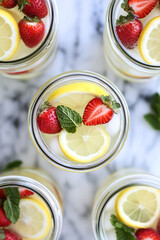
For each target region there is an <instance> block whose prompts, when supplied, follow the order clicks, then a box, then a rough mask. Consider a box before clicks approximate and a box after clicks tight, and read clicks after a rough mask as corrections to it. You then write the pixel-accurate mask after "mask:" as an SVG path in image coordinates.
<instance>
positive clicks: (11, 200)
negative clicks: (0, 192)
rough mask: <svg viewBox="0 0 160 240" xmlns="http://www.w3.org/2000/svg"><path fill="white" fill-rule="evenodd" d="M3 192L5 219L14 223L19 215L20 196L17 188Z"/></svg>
mask: <svg viewBox="0 0 160 240" xmlns="http://www.w3.org/2000/svg"><path fill="white" fill-rule="evenodd" d="M4 191H5V195H6V197H7V199H6V200H5V202H4V211H5V214H6V217H7V218H8V219H9V220H10V221H11V222H12V223H16V222H17V220H18V218H19V214H20V208H19V202H20V194H19V191H18V188H17V187H13V188H5V189H4Z"/></svg>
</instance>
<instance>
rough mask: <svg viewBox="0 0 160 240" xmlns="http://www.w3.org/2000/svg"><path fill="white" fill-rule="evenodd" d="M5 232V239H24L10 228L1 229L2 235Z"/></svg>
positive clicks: (0, 233)
mask: <svg viewBox="0 0 160 240" xmlns="http://www.w3.org/2000/svg"><path fill="white" fill-rule="evenodd" d="M3 234H4V237H5V238H2V239H4V240H22V238H20V237H19V236H18V235H17V234H16V233H15V232H13V231H10V230H6V229H1V230H0V235H1V236H3Z"/></svg>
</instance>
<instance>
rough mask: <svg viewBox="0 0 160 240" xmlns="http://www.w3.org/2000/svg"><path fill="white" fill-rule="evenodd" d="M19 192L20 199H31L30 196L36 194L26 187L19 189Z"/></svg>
mask: <svg viewBox="0 0 160 240" xmlns="http://www.w3.org/2000/svg"><path fill="white" fill-rule="evenodd" d="M18 190H19V193H20V197H29V196H31V195H33V194H34V192H32V191H30V190H29V189H27V188H24V187H19V189H18Z"/></svg>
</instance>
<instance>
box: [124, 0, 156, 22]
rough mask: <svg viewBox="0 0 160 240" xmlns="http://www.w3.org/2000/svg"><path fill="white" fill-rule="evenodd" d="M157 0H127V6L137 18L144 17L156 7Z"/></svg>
mask: <svg viewBox="0 0 160 240" xmlns="http://www.w3.org/2000/svg"><path fill="white" fill-rule="evenodd" d="M157 2H158V0H128V5H129V7H131V8H132V9H133V11H134V14H135V15H136V16H137V17H138V18H144V17H146V16H147V15H148V14H149V13H150V12H151V11H152V9H153V8H154V7H155V6H156V4H157Z"/></svg>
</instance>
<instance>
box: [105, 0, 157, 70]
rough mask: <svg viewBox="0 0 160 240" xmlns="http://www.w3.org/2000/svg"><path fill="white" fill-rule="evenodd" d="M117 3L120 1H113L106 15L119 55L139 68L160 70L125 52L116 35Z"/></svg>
mask: <svg viewBox="0 0 160 240" xmlns="http://www.w3.org/2000/svg"><path fill="white" fill-rule="evenodd" d="M117 2H119V0H113V1H110V4H109V6H108V11H107V13H106V20H107V21H108V23H109V25H110V33H111V36H112V37H113V39H114V42H115V44H116V47H117V49H118V51H119V53H118V54H119V55H120V56H121V55H123V57H125V58H126V61H127V60H130V61H131V62H132V63H134V64H136V65H138V66H139V67H143V68H145V69H146V70H147V69H148V70H155V69H156V70H160V66H158V65H151V64H147V63H145V62H144V63H143V62H141V61H138V60H136V59H135V58H133V57H132V56H131V55H130V54H128V53H127V52H126V51H125V48H124V47H123V46H122V45H121V44H120V42H119V40H118V36H117V34H116V33H115V24H114V22H115V19H114V12H115V9H116V4H117Z"/></svg>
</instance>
